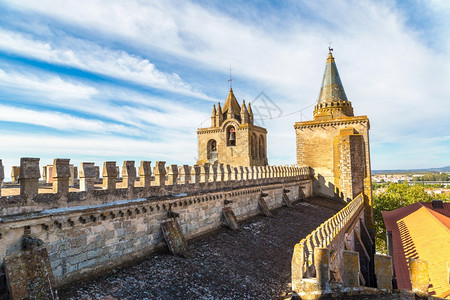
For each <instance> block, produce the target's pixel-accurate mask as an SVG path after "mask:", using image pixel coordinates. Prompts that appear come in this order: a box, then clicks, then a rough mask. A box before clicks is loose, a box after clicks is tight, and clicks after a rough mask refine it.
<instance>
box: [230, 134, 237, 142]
mask: <svg viewBox="0 0 450 300" xmlns="http://www.w3.org/2000/svg"><path fill="white" fill-rule="evenodd" d="M235 140H236V138H235V136H234V132H230V141H235Z"/></svg>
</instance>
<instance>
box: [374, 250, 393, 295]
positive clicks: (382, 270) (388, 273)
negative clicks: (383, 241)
mask: <svg viewBox="0 0 450 300" xmlns="http://www.w3.org/2000/svg"><path fill="white" fill-rule="evenodd" d="M374 263H375V277H376V279H377V288H378V289H379V290H383V291H387V292H391V291H392V278H393V277H394V271H393V267H392V258H391V257H390V256H387V255H380V254H375V255H374Z"/></svg>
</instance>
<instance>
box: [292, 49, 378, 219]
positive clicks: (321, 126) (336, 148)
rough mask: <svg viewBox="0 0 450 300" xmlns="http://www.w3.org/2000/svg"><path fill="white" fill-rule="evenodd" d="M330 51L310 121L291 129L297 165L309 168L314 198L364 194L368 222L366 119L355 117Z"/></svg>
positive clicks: (341, 197)
mask: <svg viewBox="0 0 450 300" xmlns="http://www.w3.org/2000/svg"><path fill="white" fill-rule="evenodd" d="M329 50H330V51H329V53H328V58H327V63H326V67H325V74H324V75H323V80H322V87H321V89H320V93H319V99H318V101H317V105H316V106H315V108H314V118H313V121H306V122H297V123H295V126H294V127H295V132H296V139H297V140H296V144H297V164H298V165H299V166H310V167H311V169H312V172H313V173H314V193H315V194H318V195H320V196H325V197H333V198H340V199H343V200H345V201H349V200H351V199H353V198H354V197H356V196H357V195H359V194H360V193H364V196H365V200H366V202H367V205H366V209H367V210H368V211H367V213H368V214H366V215H367V216H370V218H371V217H372V210H371V207H372V187H371V174H370V149H369V128H370V124H369V119H368V118H367V116H354V114H353V107H352V104H351V102H350V101H348V99H347V96H346V94H345V91H344V87H343V85H342V82H341V79H340V77H339V73H338V70H337V67H336V63H335V61H334V57H333V54H332V49H329ZM371 223H372V222H371V221H370V222H368V225H369V226H370V224H371Z"/></svg>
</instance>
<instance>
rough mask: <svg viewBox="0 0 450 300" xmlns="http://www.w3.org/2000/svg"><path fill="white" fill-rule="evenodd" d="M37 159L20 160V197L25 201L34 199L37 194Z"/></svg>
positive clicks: (39, 175) (25, 158) (24, 158)
mask: <svg viewBox="0 0 450 300" xmlns="http://www.w3.org/2000/svg"><path fill="white" fill-rule="evenodd" d="M40 177H41V174H40V172H39V158H30V157H22V158H21V159H20V174H19V183H20V196H22V197H25V198H27V199H30V198H33V197H35V196H36V195H37V194H38V192H39V178H40Z"/></svg>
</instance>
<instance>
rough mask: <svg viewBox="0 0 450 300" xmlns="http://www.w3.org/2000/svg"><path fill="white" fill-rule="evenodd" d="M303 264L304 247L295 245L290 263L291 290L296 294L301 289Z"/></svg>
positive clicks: (298, 244)
mask: <svg viewBox="0 0 450 300" xmlns="http://www.w3.org/2000/svg"><path fill="white" fill-rule="evenodd" d="M304 264H305V253H304V245H302V244H300V243H297V244H295V246H294V253H293V254H292V262H291V279H292V290H293V291H296V292H298V291H299V290H300V289H301V282H302V279H303V266H304Z"/></svg>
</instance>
